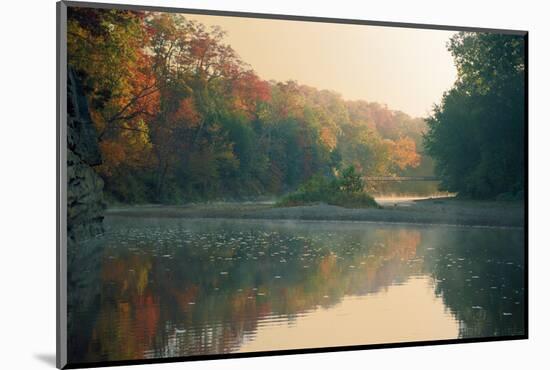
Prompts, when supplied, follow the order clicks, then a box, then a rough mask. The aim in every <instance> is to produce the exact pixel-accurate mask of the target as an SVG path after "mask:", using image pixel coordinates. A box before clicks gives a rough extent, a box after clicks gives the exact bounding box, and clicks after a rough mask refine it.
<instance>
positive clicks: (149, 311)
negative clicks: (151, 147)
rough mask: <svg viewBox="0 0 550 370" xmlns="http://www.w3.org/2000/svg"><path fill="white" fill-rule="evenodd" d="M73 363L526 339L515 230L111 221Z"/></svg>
mask: <svg viewBox="0 0 550 370" xmlns="http://www.w3.org/2000/svg"><path fill="white" fill-rule="evenodd" d="M105 224H106V229H107V231H106V234H105V236H103V237H102V238H100V239H98V240H95V241H93V242H91V243H89V245H86V246H83V247H85V248H87V252H86V253H83V254H82V256H81V258H78V257H75V259H74V260H72V262H71V264H70V265H69V270H70V273H69V302H70V304H69V338H70V342H69V362H71V363H85V362H96V361H107V360H127V359H147V358H159V357H172V356H190V355H203V354H219V353H230V352H253V351H266V350H275V349H299V348H313V347H333V346H344V345H360V344H378V343H398V342H404V341H406V342H410V341H422V340H439V339H456V338H472V337H487V336H504V335H506V336H508V335H512V336H513V335H522V334H523V333H524V330H525V328H524V304H525V302H524V290H523V287H524V230H523V229H521V228H472V227H469V228H465V227H453V226H427V225H426V226H423V225H388V224H376V223H364V222H341V221H331V222H308V221H265V220H263V221H255V220H229V219H210V220H206V219H178V218H162V219H154V218H133V217H121V216H108V217H107V218H106V220H105Z"/></svg>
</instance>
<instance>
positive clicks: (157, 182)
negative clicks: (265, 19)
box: [68, 7, 432, 204]
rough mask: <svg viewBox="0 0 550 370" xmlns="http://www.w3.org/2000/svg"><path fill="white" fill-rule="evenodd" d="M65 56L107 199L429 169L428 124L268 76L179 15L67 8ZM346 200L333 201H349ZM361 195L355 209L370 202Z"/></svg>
mask: <svg viewBox="0 0 550 370" xmlns="http://www.w3.org/2000/svg"><path fill="white" fill-rule="evenodd" d="M68 62H69V65H70V66H71V67H72V68H74V70H75V71H77V73H78V75H79V77H80V79H81V80H82V82H83V85H84V86H85V89H86V94H87V98H88V101H89V105H90V110H91V115H92V117H93V120H94V124H95V126H96V129H97V132H98V140H99V146H100V149H101V152H102V156H103V163H102V164H101V165H100V166H98V167H97V168H96V170H97V171H98V173H99V174H100V175H101V177H102V178H103V180H104V182H105V190H104V191H105V196H106V199H107V200H108V201H109V202H110V203H119V204H120V203H123V204H136V203H164V204H180V203H187V202H194V201H204V200H215V199H233V200H238V199H253V198H254V197H259V196H271V197H277V196H282V195H284V194H287V193H290V192H294V191H297V189H299V188H300V189H302V190H303V189H309V188H310V187H311V186H314V185H312V184H317V185H315V186H321V184H320V183H319V181H325V180H319V179H321V178H325V179H326V181H327V184H323V185H322V187H324V186H329V187H330V186H332V185H330V184H331V181H332V180H330V179H333V178H334V177H335V176H337V174H338V173H339V172H341V171H342V170H343V169H345V168H347V167H349V166H354V168H355V171H357V173H358V174H361V175H362V176H364V175H369V176H388V175H414V174H415V173H417V174H419V175H422V174H424V175H430V174H431V169H432V163H431V161H430V159H429V157H426V156H423V155H421V152H422V150H423V149H422V132H423V131H424V129H425V127H426V126H425V122H424V120H423V119H420V118H413V117H410V116H408V115H407V114H405V113H403V112H399V111H393V110H391V109H389V108H388V107H386V106H384V105H381V104H378V103H373V102H365V101H347V100H344V99H343V98H342V97H341V96H340V95H339V94H338V93H336V92H332V91H326V90H318V89H316V88H313V87H309V86H305V85H301V84H299V83H297V82H295V81H285V82H278V81H265V80H263V79H261V78H260V77H259V76H258V75H257V74H256V73H255V72H254V70H253V69H252V68H251V67H250V66H249V65H247V64H246V62H245V61H243V60H241V59H240V58H239V56H238V55H237V54H236V52H235V51H234V50H233V49H232V48H231V46H230V45H228V44H227V43H226V42H225V33H224V31H223V30H222V29H220V28H216V27H213V28H207V27H205V26H204V25H202V24H201V23H198V22H195V21H191V20H188V19H186V18H185V17H183V16H182V15H178V14H161V13H149V12H135V11H124V10H104V9H90V8H78V7H70V8H69V13H68ZM365 88H366V89H368V88H375V86H365ZM368 185H369V186H372V184H368ZM317 190H319V189H317ZM297 194H302V195H303V194H304V193H303V191H302V192H301V191H300V190H298V192H297ZM331 194H332V193H331ZM341 196H342V195H341V194H340V193H338V192H335V193H333V194H332V195H331V197H332V198H331V199H332V201H335V202H339V203H348V200H343V199H339V197H341ZM351 196H352V195H351V194H347V195H346V197H347V198H348V199H351V198H350V197H351ZM294 197H295V198H294V199H297V198H296V197H298V195H294ZM353 197H359V195H357V194H355V193H354V195H353ZM360 197H363V198H360V199H359V198H357V199H354V203H355V204H359V203H365V204H367V203H368V204H370V203H371V200H370V198H367V197H366V196H360ZM291 198H292V197H291ZM356 201H357V202H356Z"/></svg>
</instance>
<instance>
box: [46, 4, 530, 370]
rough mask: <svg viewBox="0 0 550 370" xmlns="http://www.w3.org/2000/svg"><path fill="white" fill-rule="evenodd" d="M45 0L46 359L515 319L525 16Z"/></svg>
mask: <svg viewBox="0 0 550 370" xmlns="http://www.w3.org/2000/svg"><path fill="white" fill-rule="evenodd" d="M57 5H58V6H57V11H58V14H57V22H58V24H57V25H58V71H57V77H58V78H57V83H58V86H57V97H58V102H57V103H58V107H57V108H58V109H57V112H58V117H57V118H58V122H57V127H58V165H57V167H58V189H57V190H58V191H57V196H58V214H57V226H58V230H57V234H58V251H57V253H58V254H57V291H58V294H57V301H58V307H57V365H58V367H59V368H78V367H94V366H108V365H122V364H142V363H159V362H170V361H186V360H197V359H205V360H206V359H215V358H230V357H242V356H265V355H278V354H290V353H309V352H321V351H338V350H355V349H369V348H381V347H399V346H411V345H435V344H449V343H463V342H480V341H496V340H513V339H526V338H527V335H528V326H527V196H528V194H527V180H528V177H527V167H528V166H527V127H528V125H527V72H528V68H527V67H528V64H527V47H528V44H527V41H528V39H527V32H526V31H515V30H504V29H498V30H497V29H477V28H476V29H474V28H467V27H458V26H436V25H425V24H402V23H386V22H378V21H366V20H349V19H330V18H314V17H302V16H286V15H274V14H251V13H238V12H228V11H211V10H208V11H205V10H196V9H175V8H162V7H148V6H134V5H113V4H103V3H85V2H70V1H69V2H60V3H58V4H57Z"/></svg>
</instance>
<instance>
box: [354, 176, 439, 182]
mask: <svg viewBox="0 0 550 370" xmlns="http://www.w3.org/2000/svg"><path fill="white" fill-rule="evenodd" d="M363 179H364V180H365V181H367V182H368V181H441V179H439V178H438V177H435V176H365V177H364V178H363Z"/></svg>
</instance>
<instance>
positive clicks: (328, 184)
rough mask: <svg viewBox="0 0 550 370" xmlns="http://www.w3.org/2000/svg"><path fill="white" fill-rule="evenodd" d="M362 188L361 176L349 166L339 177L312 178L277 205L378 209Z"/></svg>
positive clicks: (318, 175)
mask: <svg viewBox="0 0 550 370" xmlns="http://www.w3.org/2000/svg"><path fill="white" fill-rule="evenodd" d="M363 188H364V183H363V180H362V178H361V176H360V175H359V174H358V173H357V172H356V171H355V168H354V167H353V166H350V167H348V168H346V169H345V170H344V171H343V172H342V174H341V175H340V176H336V177H332V178H327V177H324V176H322V175H320V174H317V175H315V176H313V177H312V178H311V179H310V180H309V181H307V182H306V183H304V184H303V185H301V186H300V187H299V188H298V190H297V191H295V192H293V193H291V194H288V195H286V196H284V197H283V198H282V199H281V200H280V201H279V202H278V205H279V206H299V205H307V204H314V203H321V202H323V203H327V204H331V205H337V206H342V207H346V208H366V207H378V204H377V203H376V201H375V200H374V198H372V197H371V196H370V195H369V194H367V193H365V192H364V191H363Z"/></svg>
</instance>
